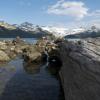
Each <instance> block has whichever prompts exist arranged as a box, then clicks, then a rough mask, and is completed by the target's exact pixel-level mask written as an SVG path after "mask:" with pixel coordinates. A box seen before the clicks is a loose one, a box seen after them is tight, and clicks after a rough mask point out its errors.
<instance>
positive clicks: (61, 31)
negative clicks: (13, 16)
mask: <svg viewBox="0 0 100 100" xmlns="http://www.w3.org/2000/svg"><path fill="white" fill-rule="evenodd" d="M0 26H2V27H4V28H6V29H10V30H13V29H20V30H23V31H26V32H29V31H30V32H33V33H43V32H45V33H47V34H49V33H50V34H53V35H54V36H56V37H64V36H67V35H74V34H80V33H82V34H83V33H85V32H93V31H95V32H98V31H99V30H100V28H97V27H96V26H90V28H83V27H80V28H67V27H59V26H39V25H34V24H32V23H29V22H24V23H22V24H20V25H18V24H13V25H11V24H8V23H6V22H4V21H0Z"/></svg>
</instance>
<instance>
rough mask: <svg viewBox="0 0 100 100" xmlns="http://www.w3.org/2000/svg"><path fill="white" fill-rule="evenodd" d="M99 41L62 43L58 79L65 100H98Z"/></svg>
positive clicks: (99, 79) (99, 94)
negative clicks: (61, 64) (61, 62)
mask: <svg viewBox="0 0 100 100" xmlns="http://www.w3.org/2000/svg"><path fill="white" fill-rule="evenodd" d="M99 40H100V39H98V38H96V39H88V40H81V42H80V43H79V42H78V43H72V42H69V43H62V45H61V49H60V54H61V59H62V61H63V66H62V68H61V70H60V77H61V82H62V86H63V89H64V94H65V100H100V41H99Z"/></svg>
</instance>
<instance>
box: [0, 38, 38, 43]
mask: <svg viewBox="0 0 100 100" xmlns="http://www.w3.org/2000/svg"><path fill="white" fill-rule="evenodd" d="M14 39H15V38H0V40H14ZM21 39H22V40H24V41H26V42H28V43H36V41H37V39H36V38H21Z"/></svg>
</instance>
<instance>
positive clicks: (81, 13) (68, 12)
mask: <svg viewBox="0 0 100 100" xmlns="http://www.w3.org/2000/svg"><path fill="white" fill-rule="evenodd" d="M47 12H48V13H49V14H55V15H64V16H72V17H75V19H78V20H80V19H82V18H84V17H85V16H86V15H87V14H88V8H86V7H85V4H84V3H83V2H78V1H64V0H60V1H58V2H57V3H56V4H55V5H51V6H50V7H49V8H48V10H47Z"/></svg>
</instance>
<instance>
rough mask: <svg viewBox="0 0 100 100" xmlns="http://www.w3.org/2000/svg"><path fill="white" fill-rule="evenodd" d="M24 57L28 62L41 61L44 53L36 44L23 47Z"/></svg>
mask: <svg viewBox="0 0 100 100" xmlns="http://www.w3.org/2000/svg"><path fill="white" fill-rule="evenodd" d="M23 57H24V60H25V61H26V62H30V63H31V62H33V63H40V62H41V57H42V54H41V53H40V52H39V51H38V50H37V48H35V46H30V47H27V48H25V49H23Z"/></svg>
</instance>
